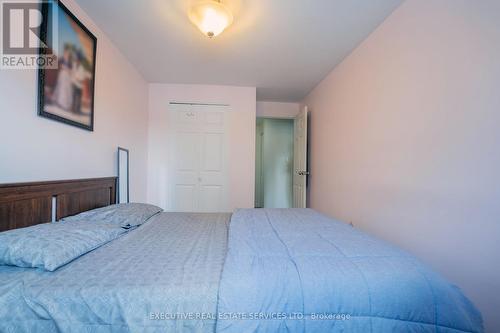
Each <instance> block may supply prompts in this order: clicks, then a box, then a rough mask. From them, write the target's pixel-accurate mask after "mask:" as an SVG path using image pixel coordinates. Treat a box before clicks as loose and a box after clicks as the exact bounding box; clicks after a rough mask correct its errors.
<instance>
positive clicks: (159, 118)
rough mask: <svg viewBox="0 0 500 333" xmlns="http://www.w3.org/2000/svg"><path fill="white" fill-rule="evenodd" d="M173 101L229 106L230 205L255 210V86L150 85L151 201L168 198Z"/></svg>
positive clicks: (149, 163)
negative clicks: (170, 110)
mask: <svg viewBox="0 0 500 333" xmlns="http://www.w3.org/2000/svg"><path fill="white" fill-rule="evenodd" d="M170 102H183V103H214V104H228V105H229V106H230V108H231V112H230V115H229V124H230V126H229V127H230V129H229V138H230V143H229V164H230V172H229V194H230V206H231V207H232V208H233V209H235V208H252V207H253V205H254V193H255V183H254V181H255V112H256V89H255V87H232V86H210V85H186V84H151V85H150V86H149V161H148V201H149V202H151V203H154V204H157V205H159V206H161V207H166V203H167V200H169V198H168V177H167V175H168V165H169V161H168V151H167V140H168V129H169V126H168V125H169V124H168V105H169V103H170Z"/></svg>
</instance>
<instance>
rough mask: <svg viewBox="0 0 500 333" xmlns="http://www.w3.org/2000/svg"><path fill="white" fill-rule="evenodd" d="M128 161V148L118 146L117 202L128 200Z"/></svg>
mask: <svg viewBox="0 0 500 333" xmlns="http://www.w3.org/2000/svg"><path fill="white" fill-rule="evenodd" d="M129 163H130V156H129V152H128V149H125V148H121V147H118V189H117V191H118V200H117V201H118V203H129V202H130V185H129V181H130V171H129Z"/></svg>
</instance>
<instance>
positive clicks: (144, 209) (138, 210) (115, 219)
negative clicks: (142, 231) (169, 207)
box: [62, 203, 163, 229]
mask: <svg viewBox="0 0 500 333" xmlns="http://www.w3.org/2000/svg"><path fill="white" fill-rule="evenodd" d="M162 210H163V209H161V208H160V207H156V206H153V205H149V204H142V203H127V204H118V205H111V206H106V207H103V208H98V209H93V210H89V211H87V212H84V213H80V214H78V215H75V216H71V217H66V218H64V219H63V220H62V221H66V222H70V221H86V222H99V223H109V224H113V225H119V226H121V227H123V228H126V229H129V228H133V227H137V226H140V225H141V224H143V223H144V222H146V221H147V220H149V219H150V218H151V217H153V216H154V215H156V214H158V213H159V212H161V211H162Z"/></svg>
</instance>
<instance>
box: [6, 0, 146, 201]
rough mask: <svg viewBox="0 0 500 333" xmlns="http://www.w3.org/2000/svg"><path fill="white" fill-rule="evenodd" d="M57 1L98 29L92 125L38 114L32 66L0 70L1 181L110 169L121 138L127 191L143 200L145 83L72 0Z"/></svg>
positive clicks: (90, 173)
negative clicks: (82, 126) (83, 127)
mask: <svg viewBox="0 0 500 333" xmlns="http://www.w3.org/2000/svg"><path fill="white" fill-rule="evenodd" d="M64 4H65V5H66V6H67V7H68V8H69V9H70V10H71V11H72V12H73V13H74V14H75V15H76V16H77V17H78V18H79V19H80V20H81V21H82V22H83V23H84V24H85V25H86V26H87V27H88V28H89V29H90V31H92V33H93V34H94V35H95V36H96V37H97V62H96V86H95V90H96V91H95V109H94V113H95V118H94V121H95V128H94V132H88V131H84V130H81V129H78V128H76V127H72V126H68V125H66V124H63V123H59V122H55V121H52V120H49V119H46V118H41V117H38V116H37V94H36V93H37V76H36V72H35V71H34V70H0V119H1V122H0V183H7V182H24V181H40V180H55V179H72V178H88V177H105V176H113V175H117V162H116V150H117V147H118V146H123V147H126V148H129V149H130V158H131V161H130V163H131V168H130V172H131V175H130V176H131V179H130V182H131V184H130V190H131V199H132V200H135V201H145V200H146V181H145V179H146V170H147V168H146V167H147V165H146V162H147V130H148V128H147V126H148V123H147V104H148V85H147V83H146V82H145V80H144V79H143V78H142V76H141V75H140V74H139V73H138V72H137V71H136V69H135V68H134V67H132V65H130V63H129V62H128V61H127V60H126V59H125V57H124V56H123V55H122V54H121V53H120V52H119V51H118V49H117V48H116V47H115V46H114V45H113V43H112V42H111V41H110V40H109V39H108V37H107V36H106V35H105V34H104V33H103V32H102V31H101V30H100V29H99V27H97V26H96V25H95V24H94V22H92V20H91V19H90V18H89V17H88V16H87V14H86V13H85V12H84V11H83V10H82V9H81V8H80V7H79V6H78V5H77V4H76V3H75V2H74V1H73V0H66V1H64ZM14 143H15V144H14ZM34 161H36V163H34Z"/></svg>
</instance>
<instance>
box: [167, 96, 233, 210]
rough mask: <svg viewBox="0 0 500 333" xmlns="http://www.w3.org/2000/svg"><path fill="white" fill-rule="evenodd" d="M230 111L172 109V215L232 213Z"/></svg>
mask: <svg viewBox="0 0 500 333" xmlns="http://www.w3.org/2000/svg"><path fill="white" fill-rule="evenodd" d="M227 111H228V110H227V107H225V106H212V105H185V104H172V105H170V117H169V118H170V124H171V129H172V133H173V135H172V137H171V151H172V155H171V159H170V161H171V163H170V165H172V167H173V172H171V175H172V176H171V179H170V183H171V184H172V185H171V191H170V193H171V195H170V198H171V200H170V201H171V202H170V204H169V205H167V206H168V207H169V208H170V210H171V211H180V212H225V211H229V208H228V193H227V188H228V167H227V164H228V163H227V138H226V133H227V123H226V114H227Z"/></svg>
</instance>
